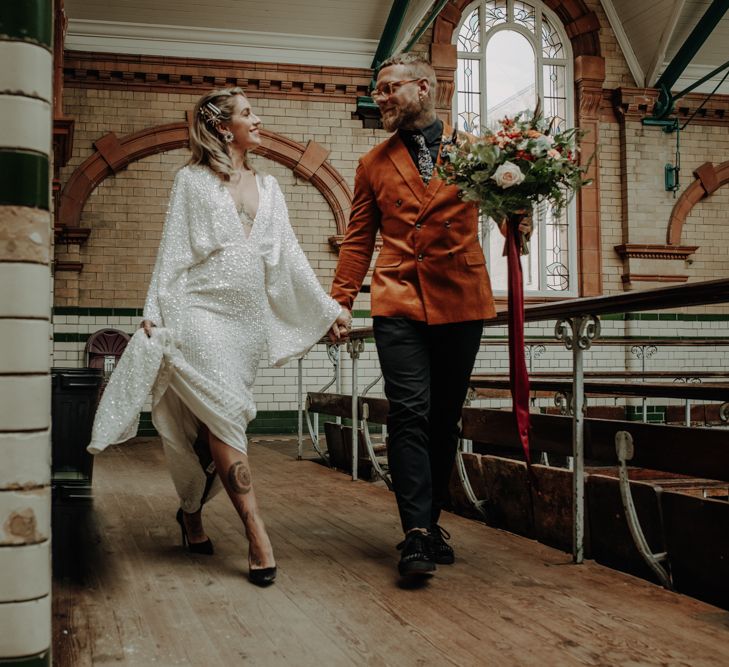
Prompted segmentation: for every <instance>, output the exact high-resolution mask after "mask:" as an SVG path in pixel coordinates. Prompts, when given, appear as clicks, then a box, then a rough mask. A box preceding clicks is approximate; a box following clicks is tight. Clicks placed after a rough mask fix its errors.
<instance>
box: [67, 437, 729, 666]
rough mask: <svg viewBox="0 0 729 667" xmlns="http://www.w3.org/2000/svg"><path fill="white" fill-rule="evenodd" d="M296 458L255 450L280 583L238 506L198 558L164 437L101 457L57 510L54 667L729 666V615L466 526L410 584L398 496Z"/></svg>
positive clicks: (210, 523)
mask: <svg viewBox="0 0 729 667" xmlns="http://www.w3.org/2000/svg"><path fill="white" fill-rule="evenodd" d="M290 452H291V447H290V445H288V446H287V445H286V444H281V445H276V443H264V444H261V445H260V446H255V445H254V446H252V448H251V458H252V463H253V469H254V481H255V484H256V488H257V492H258V494H259V498H260V500H261V503H262V505H263V508H264V512H265V518H266V520H267V523H268V526H269V531H270V533H271V537H272V540H273V543H274V547H275V549H276V556H277V560H278V565H279V577H278V580H277V582H276V584H275V585H274V586H273V587H271V588H268V589H258V588H255V587H254V586H251V585H250V584H249V583H248V582H247V580H246V578H245V574H246V564H245V563H246V557H245V554H246V546H245V544H244V538H243V536H242V531H241V527H240V524H239V522H238V520H237V518H236V516H235V514H234V511H233V509H232V506H231V505H230V503H229V501H228V500H227V498H226V497H225V496H224V495H223V494H221V495H219V496H218V497H217V498H215V500H213V501H212V502H211V504H210V505H209V506H208V507H207V508H206V512H205V519H206V525H207V530H208V533H209V535H210V537H211V538H212V540H213V541H214V543H215V550H216V553H215V555H214V556H212V557H210V556H194V555H191V554H188V553H186V552H184V551H183V550H182V549H181V548H180V546H179V532H178V527H177V524H176V523H175V521H174V514H175V510H176V504H175V500H174V498H175V496H174V492H173V489H172V484H171V482H170V480H169V477H168V476H167V474H166V471H165V468H164V464H163V460H162V454H161V449H160V447H159V444H158V442H157V441H155V440H148V441H143V442H139V443H136V444H130V445H125V446H122V447H115V448H112V449H111V450H109V451H107V452H106V453H104V454H103V455H101V456H99V457H97V459H96V467H95V471H94V500H93V503H92V504H88V503H87V504H83V503H81V504H79V503H76V504H69V503H66V504H60V505H57V506H56V508H55V512H54V543H55V558H54V570H55V577H54V605H53V608H54V648H53V651H54V664H55V665H58V666H59V667H60V666H63V667H66V666H68V667H71V666H73V667H83V666H85V665H112V664H113V665H134V666H135V667H147V666H149V665H162V666H166V665H195V666H198V665H199V666H201V667H207V666H213V665H215V666H224V667H229V666H233V665H242V664H250V665H266V666H268V665H296V666H297V667H298V666H301V665H322V666H327V667H328V666H329V665H396V666H398V667H400V666H409V665H438V666H440V665H487V666H488V665H498V666H499V667H504V666H507V665H540V666H542V665H547V666H551V665H690V666H692V667H696V666H699V665H729V612H726V611H721V610H719V609H716V608H714V607H711V606H708V605H706V604H703V603H700V602H697V601H695V600H692V599H690V598H687V597H684V596H681V595H678V594H673V593H670V592H667V591H664V590H663V589H661V588H658V587H656V586H653V585H651V584H648V583H646V582H644V581H642V580H639V579H635V578H632V577H630V576H627V575H624V574H621V573H619V572H615V571H613V570H609V569H607V568H604V567H601V566H599V565H596V564H595V563H592V562H588V563H586V564H584V565H582V566H575V565H572V564H571V563H570V557H569V556H568V555H567V554H565V553H562V552H559V551H555V550H553V549H550V548H548V547H545V546H543V545H541V544H539V543H537V542H534V541H532V540H529V539H525V538H522V537H518V536H515V535H512V534H509V533H505V532H502V531H499V530H494V529H490V528H487V527H485V526H484V525H482V524H480V523H477V522H474V521H470V520H467V519H463V518H460V517H456V516H452V515H447V516H445V517H444V519H443V521H442V523H443V525H444V526H445V527H446V528H447V529H448V530H449V531H450V532H451V533H452V535H453V540H452V544H453V545H454V547H455V549H456V553H457V563H456V564H455V565H453V566H440V568H439V571H438V573H437V575H436V577H434V578H433V579H431V580H430V583H429V584H428V585H427V586H425V587H423V588H420V589H410V590H409V589H406V588H402V587H400V586H399V585H398V578H397V575H396V569H395V566H396V563H397V552H396V551H395V549H394V545H395V543H396V542H397V541H398V539H399V531H398V523H397V520H396V514H395V504H394V499H393V497H392V495H391V494H390V493H389V492H388V491H387V490H386V489H384V488H381V487H378V486H376V485H372V484H368V483H366V482H356V483H354V482H352V481H350V480H349V479H348V478H347V477H346V476H345V475H343V474H341V473H338V472H334V471H331V470H329V469H327V468H325V467H323V466H321V465H318V464H316V463H314V462H311V461H296V460H295V459H294V458H293V457H292V456H291V454H290Z"/></svg>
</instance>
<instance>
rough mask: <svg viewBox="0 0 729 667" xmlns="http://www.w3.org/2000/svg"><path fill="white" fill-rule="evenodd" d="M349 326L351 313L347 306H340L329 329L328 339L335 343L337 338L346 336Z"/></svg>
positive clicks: (350, 325)
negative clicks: (340, 308)
mask: <svg viewBox="0 0 729 667" xmlns="http://www.w3.org/2000/svg"><path fill="white" fill-rule="evenodd" d="M351 327H352V313H351V312H350V311H349V310H348V309H347V308H342V310H341V311H340V312H339V315H338V316H337V319H336V320H334V324H332V326H331V328H330V329H329V340H330V341H332V343H336V342H337V341H338V340H341V339H342V338H346V337H347V336H348V335H349V330H350V328H351Z"/></svg>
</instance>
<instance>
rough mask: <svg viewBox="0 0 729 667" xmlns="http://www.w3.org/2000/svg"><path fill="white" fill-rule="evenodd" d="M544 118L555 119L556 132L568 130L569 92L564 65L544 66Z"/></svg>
mask: <svg viewBox="0 0 729 667" xmlns="http://www.w3.org/2000/svg"><path fill="white" fill-rule="evenodd" d="M542 69H543V77H544V82H543V83H544V117H545V118H547V119H548V120H552V119H554V125H553V129H554V131H555V132H559V131H563V130H565V129H567V90H566V86H565V78H566V76H567V74H566V68H565V66H564V65H544V67H543V68H542Z"/></svg>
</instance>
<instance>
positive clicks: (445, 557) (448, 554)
mask: <svg viewBox="0 0 729 667" xmlns="http://www.w3.org/2000/svg"><path fill="white" fill-rule="evenodd" d="M428 538H429V539H430V552H431V554H432V557H433V560H434V561H435V562H436V563H438V564H439V565H451V564H452V563H454V562H455V560H456V555H455V553H453V547H452V546H451V545H450V544H446V540H450V539H451V534H450V533H449V532H448V531H447V530H446V529H445V528H441V527H440V526H439V525H438V524H437V523H434V524H433V525H432V526H431V527H430V530H429V531H428Z"/></svg>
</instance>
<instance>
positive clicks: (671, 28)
mask: <svg viewBox="0 0 729 667" xmlns="http://www.w3.org/2000/svg"><path fill="white" fill-rule="evenodd" d="M685 6H686V0H674V3H673V9H672V10H671V15H670V16H669V17H668V23H666V27H665V28H664V30H663V34H662V35H661V40H660V42H659V43H658V49H657V50H656V54H655V56H654V57H653V62H651V64H650V66H649V67H648V73H647V74H646V77H645V82H644V83H643V85H644V86H646V87H648V88H650V87H652V86H653V84H654V83H655V81H656V79H657V78H658V72H659V71H660V70H661V68H662V67H663V64H664V62H665V60H666V52H667V51H668V47H669V45H670V43H671V39H672V38H673V33H674V32H675V31H676V26H677V25H678V20H679V18H681V14H682V12H683V9H684V7H685Z"/></svg>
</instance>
